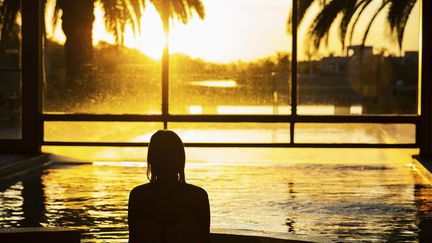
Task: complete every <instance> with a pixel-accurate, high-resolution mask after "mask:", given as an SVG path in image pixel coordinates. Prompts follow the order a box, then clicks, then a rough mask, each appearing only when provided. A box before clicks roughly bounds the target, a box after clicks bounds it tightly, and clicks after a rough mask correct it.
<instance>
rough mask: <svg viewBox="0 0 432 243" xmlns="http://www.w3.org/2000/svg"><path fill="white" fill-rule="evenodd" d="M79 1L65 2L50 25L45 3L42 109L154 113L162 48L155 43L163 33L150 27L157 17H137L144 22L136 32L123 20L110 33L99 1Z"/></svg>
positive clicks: (157, 103) (158, 99) (157, 106)
mask: <svg viewBox="0 0 432 243" xmlns="http://www.w3.org/2000/svg"><path fill="white" fill-rule="evenodd" d="M90 2H91V1H90ZM66 5H67V6H66ZM69 5H70V6H69ZM75 5H79V6H75ZM84 5H85V4H84ZM84 5H83V4H82V3H81V2H79V1H67V3H66V2H65V7H64V9H63V11H61V12H60V13H61V14H60V18H59V19H58V24H57V25H56V27H54V25H53V24H52V21H51V20H52V13H53V8H54V7H53V4H48V6H47V12H46V16H45V17H46V22H47V35H48V39H47V41H46V43H45V48H44V58H45V74H46V75H45V76H46V81H45V87H44V107H43V109H44V112H65V113H99V114H100V113H103V114H160V113H161V70H162V68H161V60H160V56H161V53H162V49H161V48H160V47H158V46H157V44H158V43H162V41H163V38H162V37H163V35H162V37H160V36H158V35H157V33H156V34H154V33H153V32H152V30H153V29H155V31H156V32H158V30H159V28H158V26H161V23H160V22H161V21H160V18H159V17H158V16H150V17H149V16H147V15H145V16H143V19H142V21H141V22H143V23H144V20H150V21H147V22H145V23H148V24H145V25H144V24H143V26H142V31H143V33H142V34H141V35H139V36H138V37H137V36H134V34H133V31H132V30H133V26H132V24H131V22H127V21H126V22H125V23H124V24H125V25H124V26H123V28H124V29H122V32H124V34H122V35H119V37H118V38H115V36H116V35H114V34H113V33H111V32H109V31H107V29H109V28H108V27H107V26H105V24H104V21H105V15H104V11H103V10H102V6H101V4H99V3H96V4H95V5H94V6H93V5H91V6H84ZM74 9H78V11H77V12H74ZM113 11H114V10H113ZM115 11H117V9H116V10H115ZM125 11H126V10H125ZM111 14H112V13H111ZM76 16H80V18H77V17H76ZM120 16H123V15H118V16H117V17H116V16H114V18H119V19H117V20H119V21H120V20H122V19H121V17H120ZM93 17H94V21H91V19H92V18H93ZM87 18H88V19H87ZM116 23H120V22H116ZM152 28H153V29H152ZM160 28H162V27H160ZM160 31H162V29H160ZM154 43H156V46H152V45H153V44H154Z"/></svg>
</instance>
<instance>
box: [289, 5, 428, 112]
mask: <svg viewBox="0 0 432 243" xmlns="http://www.w3.org/2000/svg"><path fill="white" fill-rule="evenodd" d="M308 2H311V1H306V0H299V6H300V7H303V8H300V14H299V17H300V20H301V22H300V23H301V24H300V26H299V29H298V31H299V32H298V53H299V54H298V62H297V65H298V90H299V94H298V103H299V109H298V113H299V114H303V115H310V114H319V115H374V114H417V100H418V98H417V92H418V53H419V5H418V1H417V3H416V4H415V5H413V6H411V5H409V4H408V3H404V4H401V5H398V6H397V5H396V4H392V3H389V2H387V3H385V4H384V5H382V3H381V1H372V2H371V3H370V4H369V3H368V4H369V5H367V4H365V3H366V2H369V1H363V2H362V3H359V6H357V10H355V9H356V8H355V6H354V5H351V4H354V2H357V1H351V2H352V3H348V2H347V3H344V4H334V3H333V4H330V3H329V2H328V3H327V4H321V5H320V4H319V3H318V2H319V1H312V2H314V3H313V4H312V5H311V6H309V8H308V9H307V11H306V12H305V14H304V15H302V14H301V13H302V12H301V11H302V9H304V7H305V6H308ZM393 5H394V6H393ZM331 8H333V9H334V11H333V12H331V11H330V9H331ZM402 10H403V11H402ZM404 11H405V12H408V13H409V15H407V16H408V19H407V20H406V21H405V20H404V18H405V17H406V16H405V15H404V13H405V12H404ZM335 12H337V15H335ZM376 14H377V15H376ZM391 15H394V16H391ZM392 17H393V19H391V18H392ZM332 21H333V22H332ZM391 21H393V22H391ZM329 23H333V25H329ZM391 24H400V26H399V27H395V28H391V27H390V26H391ZM366 33H367V35H366ZM399 34H400V35H399ZM362 44H364V46H363V45H362Z"/></svg>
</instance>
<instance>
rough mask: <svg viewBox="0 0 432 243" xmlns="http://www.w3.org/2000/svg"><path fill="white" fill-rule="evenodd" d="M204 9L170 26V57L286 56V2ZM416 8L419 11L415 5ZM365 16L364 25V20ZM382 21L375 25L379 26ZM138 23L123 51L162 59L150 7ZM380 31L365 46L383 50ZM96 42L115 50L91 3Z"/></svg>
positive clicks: (333, 47)
mask: <svg viewBox="0 0 432 243" xmlns="http://www.w3.org/2000/svg"><path fill="white" fill-rule="evenodd" d="M203 3H204V7H205V11H206V17H205V20H201V19H199V18H198V17H197V16H196V14H195V15H194V16H192V18H191V19H190V21H189V22H188V23H187V24H186V25H184V24H182V23H179V22H178V21H171V26H170V37H169V42H170V43H169V49H170V53H183V54H186V55H188V56H190V57H192V58H201V59H203V60H205V61H211V62H221V63H228V62H233V61H238V60H242V61H254V60H257V59H259V58H265V57H269V56H272V55H275V54H276V53H278V52H287V53H289V52H291V43H292V41H291V35H290V34H289V33H287V31H286V18H287V16H288V13H289V11H290V9H291V3H290V1H282V0H269V1H265V3H262V2H260V1H253V0H247V1H246V0H238V1H232V0H218V1H208V0H204V1H203ZM47 8H48V9H52V8H53V1H48V6H47ZM416 8H418V6H417V5H416ZM311 9H312V10H311V11H309V13H308V14H307V15H306V16H305V20H304V22H306V23H307V22H310V21H312V18H313V16H314V14H315V13H316V11H318V6H315V5H313V6H312V7H311ZM414 12H416V11H414ZM364 15H365V16H366V19H367V17H368V16H369V15H368V14H364ZM45 18H46V21H47V23H51V19H52V11H47V14H46V16H45ZM379 18H380V19H381V20H382V18H384V15H383V16H381V15H380V16H379ZM381 20H380V21H377V23H378V22H383V21H381ZM364 21H365V20H364V19H363V18H362V19H360V22H361V23H360V24H359V25H360V26H366V23H365V22H364ZM140 23H141V33H140V34H137V35H136V34H135V33H134V31H133V28H132V25H131V24H128V25H127V26H126V28H125V33H124V44H125V46H126V47H129V48H135V49H138V50H140V51H141V52H142V53H144V54H146V55H148V56H150V57H152V58H161V56H162V53H163V48H164V46H165V35H164V31H163V25H162V21H161V18H160V16H159V13H158V12H157V11H156V9H155V7H154V6H153V5H151V4H148V5H147V6H146V8H145V11H144V13H143V16H142V18H141V20H140ZM408 25H409V26H411V27H409V28H407V33H406V35H407V36H409V35H412V36H416V35H418V28H414V27H412V26H416V25H418V21H416V19H415V16H413V17H412V18H410V21H409V23H408ZM306 31H307V29H306V28H304V26H302V27H301V28H300V29H299V32H298V33H299V40H301V41H299V42H298V48H299V50H303V49H304V48H303V45H304V37H305V35H306ZM382 31H383V29H382V28H380V27H377V26H376V25H374V28H372V30H371V35H370V37H369V38H368V42H367V44H368V45H373V46H375V47H377V48H379V47H381V46H383V45H385V44H383V43H384V42H385V41H384V42H383V40H382V35H380V34H379V33H381V32H382ZM333 32H335V33H336V32H337V31H336V30H334V31H333ZM360 32H361V31H360ZM47 34H48V37H49V38H51V39H53V40H54V41H56V42H58V43H61V44H62V43H64V42H65V40H66V38H65V36H64V34H63V32H62V29H61V24H58V25H57V26H56V27H55V29H53V27H52V25H50V24H48V25H47ZM359 37H361V35H356V36H355V38H354V39H355V41H358V40H357V39H358V38H359ZM356 38H357V39H356ZM406 39H407V40H406V41H405V43H404V49H407V50H417V49H418V43H416V38H406ZM411 39H413V40H411ZM100 42H107V43H110V44H114V42H115V38H114V36H113V35H112V34H110V33H108V31H107V30H106V28H105V23H104V11H103V9H102V5H101V3H100V2H96V4H95V22H94V24H93V44H94V45H95V46H97V44H98V43H100ZM414 42H415V43H414ZM329 43H330V45H329V47H328V49H327V52H332V53H338V51H340V49H341V48H340V43H339V42H338V41H337V39H335V35H331V36H330V39H329ZM385 43H387V42H385ZM304 58H305V56H304V53H303V52H302V51H300V52H299V60H302V59H304Z"/></svg>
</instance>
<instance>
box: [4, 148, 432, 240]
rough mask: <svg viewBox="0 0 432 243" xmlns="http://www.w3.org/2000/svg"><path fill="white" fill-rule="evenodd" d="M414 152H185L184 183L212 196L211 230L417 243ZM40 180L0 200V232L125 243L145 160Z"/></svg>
mask: <svg viewBox="0 0 432 243" xmlns="http://www.w3.org/2000/svg"><path fill="white" fill-rule="evenodd" d="M75 149H78V148H75ZM78 150H79V149H78ZM139 150H142V149H141V148H135V149H134V150H131V151H129V152H131V153H132V152H134V151H139ZM416 152H417V151H415V150H400V149H390V150H379V149H276V148H275V149H267V148H261V149H246V148H244V149H243V148H229V149H224V148H208V149H207V148H206V149H204V148H188V149H187V160H188V162H187V164H186V178H187V181H188V182H189V183H192V184H196V185H199V186H202V187H204V188H206V190H207V191H208V193H209V198H210V204H211V210H212V211H211V212H212V219H211V224H212V227H213V228H223V229H244V230H252V231H265V232H279V233H284V234H287V235H297V236H314V237H321V238H324V239H328V240H335V241H339V242H340V241H343V242H346V241H359V240H367V241H369V240H373V241H381V242H382V241H391V242H416V241H417V239H418V234H419V232H420V230H424V228H421V227H424V226H420V225H419V223H418V222H426V223H427V222H429V224H426V227H427V226H428V225H430V222H431V221H430V220H431V219H432V215H430V213H428V212H429V210H430V209H431V207H432V187H431V185H430V184H429V182H427V181H424V179H422V177H421V176H419V175H418V174H417V173H418V172H417V171H416V169H415V168H416V166H417V165H416V163H415V162H413V160H412V159H411V157H410V155H411V154H415V153H416ZM341 154H343V155H344V156H341ZM39 173H40V174H39V175H38V174H37V172H34V173H33V175H32V176H24V177H22V178H21V180H22V182H18V183H16V184H12V185H11V186H10V187H8V189H6V190H5V191H4V192H2V193H0V201H1V204H0V209H1V210H0V212H1V214H0V217H1V218H2V220H1V221H0V226H2V227H3V226H18V225H22V224H23V223H24V222H25V221H26V220H27V221H26V222H27V223H28V222H33V223H35V222H40V224H42V225H44V226H58V225H61V226H67V227H74V228H79V229H82V230H83V231H84V232H85V233H84V235H83V241H82V242H115V241H118V242H126V241H127V240H126V239H127V224H126V223H127V221H126V218H127V200H128V193H129V191H130V189H131V188H133V187H134V186H136V185H139V184H142V183H145V182H147V179H146V163H145V157H142V161H140V162H135V161H127V160H123V161H119V162H112V161H110V160H106V161H96V162H94V163H93V164H85V165H83V164H80V165H78V164H75V165H74V164H53V165H51V166H50V167H49V168H46V169H44V170H43V171H40V172H39ZM37 176H39V177H37ZM35 178H36V180H35ZM37 178H40V180H37ZM25 190H28V191H27V192H26V191H25ZM29 190H30V191H33V193H31V194H29V193H28V192H29ZM38 193H42V196H35V195H36V194H38ZM30 195H33V196H32V197H30V199H29V196H30ZM26 200H27V201H26ZM38 200H39V201H41V202H43V204H41V203H38ZM29 207H30V208H31V210H28V209H29ZM31 212H41V213H42V215H38V214H34V213H31Z"/></svg>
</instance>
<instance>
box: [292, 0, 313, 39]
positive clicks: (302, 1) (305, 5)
mask: <svg viewBox="0 0 432 243" xmlns="http://www.w3.org/2000/svg"><path fill="white" fill-rule="evenodd" d="M296 1H299V2H298V11H297V18H298V19H297V26H300V25H301V23H302V21H303V18H304V16H305V14H306V12H307V11H308V10H309V8H310V7H311V6H312V4H313V3H314V2H315V1H316V0H296ZM292 14H293V13H292V9H291V11H290V14H289V16H288V21H287V31H288V33H291V32H292V17H293V15H292Z"/></svg>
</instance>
